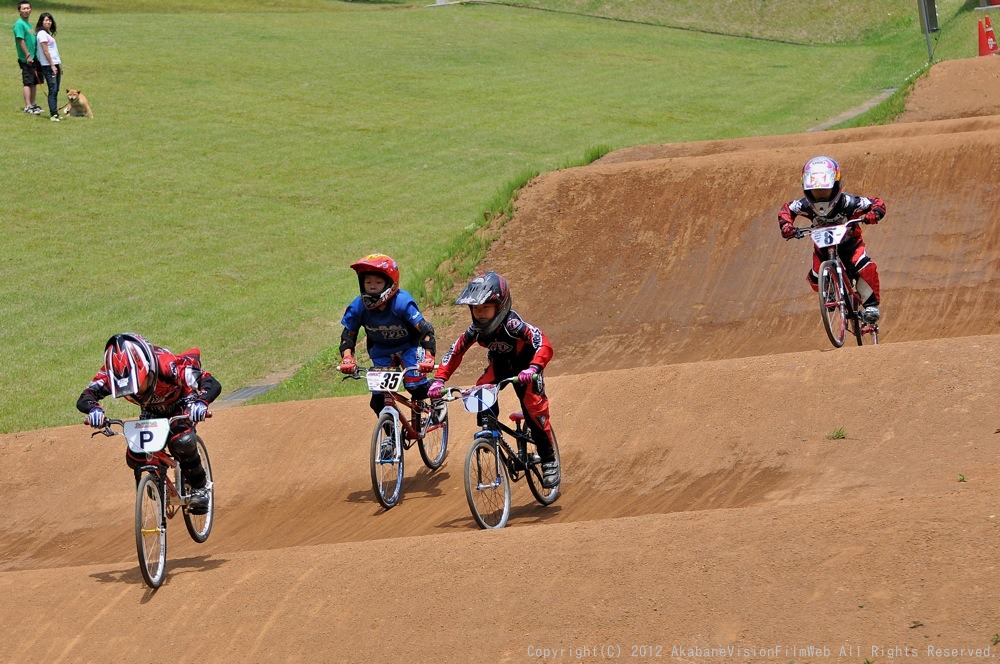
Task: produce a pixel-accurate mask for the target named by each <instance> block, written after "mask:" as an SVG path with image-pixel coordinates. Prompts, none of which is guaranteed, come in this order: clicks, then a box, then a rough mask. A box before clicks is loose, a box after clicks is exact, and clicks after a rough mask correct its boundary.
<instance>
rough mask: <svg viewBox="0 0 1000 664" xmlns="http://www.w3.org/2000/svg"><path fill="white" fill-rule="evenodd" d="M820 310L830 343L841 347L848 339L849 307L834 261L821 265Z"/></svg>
mask: <svg viewBox="0 0 1000 664" xmlns="http://www.w3.org/2000/svg"><path fill="white" fill-rule="evenodd" d="M819 311H820V315H821V316H822V317H823V327H825V328H826V335H827V336H828V337H830V343H832V344H833V345H834V347H835V348H840V347H841V346H843V345H844V340H845V339H847V307H846V303H845V302H844V286H843V284H841V283H840V276H839V275H838V274H837V267H836V263H835V262H834V261H825V262H824V263H823V264H822V265H820V267H819Z"/></svg>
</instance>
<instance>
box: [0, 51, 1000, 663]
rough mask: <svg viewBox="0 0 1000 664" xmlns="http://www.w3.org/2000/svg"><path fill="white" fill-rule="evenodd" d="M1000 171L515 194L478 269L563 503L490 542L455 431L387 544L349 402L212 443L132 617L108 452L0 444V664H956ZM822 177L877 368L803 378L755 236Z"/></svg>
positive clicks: (811, 150)
mask: <svg viewBox="0 0 1000 664" xmlns="http://www.w3.org/2000/svg"><path fill="white" fill-rule="evenodd" d="M998 61H1000V59H998ZM973 62H974V65H969V66H970V67H971V66H975V67H982V65H981V64H980V63H979V62H977V61H973ZM956 69H957V68H956ZM921 94H924V95H928V94H931V92H928V91H927V90H924V91H923V92H922V93H921ZM938 103H943V102H941V101H940V100H939V101H938ZM994 112H996V113H1000V104H998V105H997V109H996V110H994ZM998 145H1000V119H998V118H996V117H990V118H977V119H965V120H944V121H936V122H921V123H910V124H906V125H898V126H894V127H886V128H879V129H870V130H858V131H847V132H824V133H819V134H809V135H803V136H787V137H769V138H758V139H746V140H743V141H722V142H709V143H700V144H689V145H681V146H660V147H656V146H654V147H648V148H637V149H635V150H630V151H623V152H620V153H615V154H612V155H609V156H608V157H606V158H605V159H604V160H602V161H601V162H600V163H597V164H595V165H592V166H590V167H588V168H582V169H573V170H569V171H565V172H559V173H553V174H549V175H546V176H544V177H542V178H540V179H539V180H538V181H537V182H536V183H535V184H533V185H532V186H531V187H529V189H528V190H527V191H526V192H525V194H524V195H523V197H522V199H521V201H520V204H519V209H518V213H517V215H516V217H515V219H514V220H513V221H512V222H510V224H508V226H507V227H505V228H504V232H503V237H502V239H501V240H500V241H499V242H498V243H497V244H496V245H495V246H494V248H493V250H492V251H491V254H490V256H489V258H488V260H487V261H486V264H487V265H488V266H489V267H494V268H497V269H500V270H502V271H504V272H505V273H506V274H507V275H508V276H509V277H510V280H511V283H512V286H513V288H514V289H515V291H514V293H515V294H514V297H515V308H516V309H517V310H518V311H520V312H521V313H522V314H524V315H525V317H526V318H528V319H529V320H533V321H536V322H538V323H539V324H541V325H542V326H543V328H544V329H545V330H546V332H548V333H549V334H550V336H551V337H552V339H553V341H554V343H555V345H556V348H557V356H556V360H555V361H554V362H553V365H552V372H551V373H552V377H551V378H550V380H549V381H548V386H549V390H550V393H551V396H552V401H553V415H554V418H555V422H556V427H557V430H558V432H559V437H560V442H561V443H562V449H563V460H564V464H565V481H564V491H565V493H564V495H563V496H562V497H561V498H560V500H559V501H558V502H557V503H556V504H555V505H554V506H552V507H549V508H542V507H540V506H536V505H534V504H533V503H532V499H531V496H530V494H529V493H528V492H527V490H526V487H524V486H523V485H522V484H519V485H516V486H515V487H514V505H515V509H514V512H513V514H512V518H511V524H512V527H510V528H508V529H507V530H506V531H504V532H499V533H486V532H481V531H479V530H477V529H476V528H475V526H474V524H473V522H472V519H471V517H470V516H469V511H468V507H467V505H466V503H465V497H464V493H463V489H462V462H463V460H464V454H465V452H466V450H467V448H468V442H467V441H468V440H469V436H470V433H471V431H472V421H471V420H472V417H471V416H470V415H468V414H467V413H464V412H461V411H458V410H455V409H453V411H452V416H451V419H452V425H453V427H452V453H451V455H450V456H449V458H448V460H447V461H446V463H445V466H444V467H443V468H442V469H441V470H440V471H438V472H437V473H433V474H432V473H429V472H427V470H426V469H424V468H422V466H421V465H420V461H419V456H418V455H416V454H410V455H408V456H407V462H408V467H407V471H406V476H407V479H406V485H405V486H404V491H405V496H404V500H403V502H402V503H401V504H400V505H399V506H398V507H397V508H394V509H393V510H390V511H388V512H385V511H383V510H381V509H379V508H378V507H377V506H376V503H375V502H374V500H373V499H372V497H371V493H370V492H371V488H370V482H369V479H368V465H367V454H368V437H369V432H370V429H371V425H372V420H373V418H372V415H371V413H370V411H368V410H367V399H366V398H350V399H333V400H317V401H312V402H301V403H289V404H278V405H269V406H257V407H241V408H235V409H229V410H222V411H219V412H218V413H217V414H216V417H215V418H213V419H212V420H211V421H209V422H207V423H205V424H204V425H202V426H201V428H200V430H201V432H202V434H203V436H204V437H205V439H206V440H207V441H208V443H209V445H210V450H211V452H212V455H213V468H214V470H215V473H216V479H217V482H218V493H217V498H218V522H217V525H216V529H215V530H214V531H213V534H212V537H211V538H210V539H209V541H208V542H207V543H205V544H203V545H196V544H194V543H193V542H191V541H190V540H189V539H188V538H187V535H186V533H185V531H184V528H183V525H181V523H179V522H177V521H175V522H172V523H171V525H170V537H171V540H170V547H169V551H168V554H169V569H168V579H167V582H166V584H165V585H164V587H163V588H162V589H160V590H159V591H157V592H155V593H154V592H151V591H148V590H147V589H145V587H144V586H143V584H142V581H141V578H140V576H139V573H138V571H137V569H136V565H135V553H134V546H133V544H132V542H133V535H132V527H131V512H132V502H133V493H132V490H131V488H130V473H129V471H128V470H127V469H125V468H124V466H123V465H122V463H121V456H122V453H123V452H122V449H121V445H120V444H119V443H118V442H117V440H116V439H104V438H95V439H93V440H90V439H89V437H88V432H87V430H86V429H84V428H83V427H79V426H78V427H63V428H59V429H50V430H44V431H33V432H24V433H19V434H11V435H6V436H2V437H0V507H2V509H0V643H3V644H4V647H3V648H2V649H0V660H4V661H17V662H25V661H37V662H52V661H93V660H110V661H128V662H136V661H162V660H164V659H167V658H171V659H172V658H175V657H179V659H180V660H181V661H204V660H210V661H215V660H222V661H237V660H238V661H274V660H294V661H456V662H459V661H461V662H466V661H525V660H536V661H537V660H539V659H544V660H545V661H579V660H585V661H595V660H597V659H606V658H617V657H616V655H619V654H620V655H621V658H622V659H630V660H635V659H667V658H671V659H673V660H675V661H678V660H679V661H690V662H699V661H775V662H779V661H780V662H788V661H790V660H795V661H797V662H809V661H815V662H824V661H832V659H834V658H837V659H838V660H839V661H856V662H861V661H864V660H865V659H869V660H872V661H885V660H887V659H889V658H894V657H896V656H902V653H903V650H904V649H905V650H906V652H907V653H910V652H913V651H914V650H915V651H916V653H917V654H918V655H919V657H918V659H919V660H921V661H952V660H955V661H979V660H980V659H983V657H982V656H980V657H978V658H977V657H976V656H975V655H972V656H967V655H966V654H965V653H959V652H957V650H958V649H960V648H971V649H972V650H973V651H974V650H975V649H977V648H979V649H984V648H988V647H989V648H993V649H994V650H995V649H996V648H997V646H996V645H995V644H992V642H991V639H992V637H993V635H994V634H996V633H997V632H998V631H1000V612H998V609H997V603H996V600H995V592H994V581H995V578H996V574H997V560H998V555H997V554H998V551H997V541H998V540H997V537H998V534H1000V533H998V527H997V511H996V505H997V502H998V499H1000V488H998V487H1000V482H998V480H1000V467H998V465H997V464H996V462H995V457H996V447H997V444H998V442H1000V435H997V434H995V433H994V431H995V430H996V429H997V426H1000V421H998V419H997V417H996V416H995V414H996V413H998V405H1000V404H998V401H1000V396H998V394H997V390H996V380H995V376H996V375H997V370H998V368H1000V367H998V360H997V358H998V356H1000V336H997V323H996V320H997V318H996V315H995V313H994V312H995V310H996V305H997V299H998V288H1000V285H998V279H997V277H996V273H997V270H996V268H997V260H998V257H1000V250H998V237H997V235H998V233H1000V229H998V225H997V214H996V212H995V211H996V210H997V203H998V202H1000V201H997V196H998V194H997V192H996V188H995V186H994V185H993V184H992V179H991V170H995V166H994V165H995V164H996V163H997V157H998V156H1000V155H998V154H997V153H998ZM817 152H825V153H828V154H831V155H833V156H835V157H837V158H838V159H839V160H840V161H841V163H842V164H843V165H844V167H845V170H846V178H847V180H846V187H847V189H848V190H849V191H856V192H860V193H865V194H869V195H879V196H882V197H883V198H885V199H886V201H887V203H888V205H889V215H888V216H887V218H886V219H885V221H884V222H883V223H882V224H880V225H879V226H877V227H872V228H869V229H866V237H867V238H868V239H869V247H870V250H871V254H872V255H873V256H874V257H875V258H876V259H877V260H878V262H879V264H880V265H881V266H882V275H883V292H884V300H885V307H884V311H885V323H884V326H883V330H884V340H885V342H886V343H884V344H882V345H880V346H878V347H862V348H857V347H853V348H852V347H849V346H845V347H844V348H843V349H840V350H836V351H835V350H833V349H832V348H830V347H829V344H828V342H827V341H826V338H825V335H824V333H823V331H822V329H821V327H820V323H819V318H818V314H817V307H816V302H815V296H814V295H813V294H812V291H811V290H809V289H808V286H807V285H806V284H805V280H804V272H805V269H806V267H807V262H806V261H807V258H808V255H809V247H808V246H806V244H805V242H789V243H785V242H783V241H781V240H780V236H779V235H778V233H777V228H776V224H775V222H774V214H775V212H776V210H777V207H778V206H779V205H780V203H781V202H783V201H784V200H787V199H789V198H791V197H792V196H794V195H795V194H796V191H795V188H794V183H795V179H796V176H797V172H798V168H799V165H800V164H801V163H802V162H803V161H804V160H805V159H806V158H807V157H808V156H812V155H813V154H815V153H817ZM457 326H458V323H457V322H456V323H455V324H454V325H452V326H451V327H452V329H451V330H449V333H450V332H451V331H453V330H454V329H457ZM442 327H447V326H442ZM447 336H448V335H447V334H442V337H447ZM481 358H482V356H481V355H476V356H475V357H472V356H470V357H469V358H468V360H467V364H468V365H469V366H467V367H464V369H465V372H464V373H463V379H462V380H467V379H468V377H469V376H471V375H473V373H474V370H475V369H477V368H479V367H481V366H482V359H481ZM459 382H462V381H461V380H460V381H459ZM71 402H72V395H71V396H69V397H68V398H67V403H71ZM504 403H505V405H506V406H507V407H509V406H510V401H509V399H508V400H507V401H505V402H504ZM840 428H842V429H843V432H844V435H845V436H846V437H844V438H835V437H830V434H832V433H833V432H834V431H835V430H837V429H840ZM119 440H120V439H119ZM960 480H964V481H960ZM149 627H154V629H149ZM642 646H647V649H645V650H642V649H641V648H642ZM650 646H651V648H648V647H650ZM810 646H815V647H819V649H820V650H819V651H818V652H817V651H809V650H808V648H809V647H810ZM546 648H548V649H555V650H553V651H545V650H543V649H546ZM928 648H930V650H928ZM560 649H563V650H562V651H561V652H560V651H559V650H560ZM678 649H679V650H678ZM800 649H806V650H805V651H801V650H800ZM824 649H826V650H824ZM706 650H707V652H706ZM953 650H955V652H952V651H953ZM827 652H829V655H827V654H826V653H827ZM546 654H548V655H550V656H548V657H542V655H546ZM994 654H995V653H994ZM609 655H610V656H611V657H609ZM632 655H639V656H640V657H633V656H632ZM649 655H652V657H649ZM657 655H659V657H657ZM980 655H982V652H980Z"/></svg>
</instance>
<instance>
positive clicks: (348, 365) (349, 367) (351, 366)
mask: <svg viewBox="0 0 1000 664" xmlns="http://www.w3.org/2000/svg"><path fill="white" fill-rule="evenodd" d="M337 369H338V370H339V371H340V373H345V374H353V373H354V372H355V371H357V369H358V365H357V363H355V361H354V356H353V355H345V356H344V359H343V360H341V361H340V364H339V365H338V366H337Z"/></svg>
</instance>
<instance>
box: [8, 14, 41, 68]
mask: <svg viewBox="0 0 1000 664" xmlns="http://www.w3.org/2000/svg"><path fill="white" fill-rule="evenodd" d="M18 39H23V40H24V45H25V46H27V47H28V53H31V57H32V59H34V57H35V48H37V46H36V44H37V41H36V39H35V29H34V28H32V27H31V24H30V23H28V22H27V21H25V20H24V19H23V18H19V19H17V23H15V24H14V48H15V49H17V59H18V60H20V61H21V62H27V61H26V60H25V59H24V51H22V50H21V46H20V45H19V44H18V43H17V40H18Z"/></svg>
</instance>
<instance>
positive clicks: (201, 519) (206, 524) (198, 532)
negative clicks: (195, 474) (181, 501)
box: [184, 437, 215, 544]
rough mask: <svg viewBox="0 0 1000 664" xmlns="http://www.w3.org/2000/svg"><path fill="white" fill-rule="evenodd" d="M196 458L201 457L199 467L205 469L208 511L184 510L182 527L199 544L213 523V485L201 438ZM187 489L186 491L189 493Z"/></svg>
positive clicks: (210, 468) (204, 538) (209, 465)
mask: <svg viewBox="0 0 1000 664" xmlns="http://www.w3.org/2000/svg"><path fill="white" fill-rule="evenodd" d="M198 456H200V457H201V467H202V468H204V469H205V486H206V487H207V488H208V511H207V512H205V513H204V514H192V513H191V512H189V511H188V510H187V508H186V507H185V508H184V525H186V526H187V529H188V534H189V535H191V539H193V540H194V541H195V542H198V543H199V544H201V543H202V542H204V541H205V540H207V539H208V536H209V534H210V533H211V532H212V523H214V521H215V485H214V484H213V483H212V464H211V462H210V461H209V460H208V450H207V449H205V443H204V442H202V440H201V437H199V438H198ZM190 490H191V489H190V487H188V491H190Z"/></svg>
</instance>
